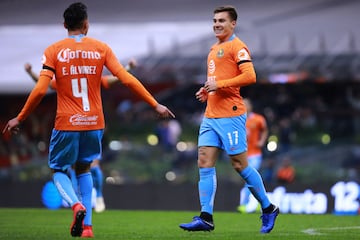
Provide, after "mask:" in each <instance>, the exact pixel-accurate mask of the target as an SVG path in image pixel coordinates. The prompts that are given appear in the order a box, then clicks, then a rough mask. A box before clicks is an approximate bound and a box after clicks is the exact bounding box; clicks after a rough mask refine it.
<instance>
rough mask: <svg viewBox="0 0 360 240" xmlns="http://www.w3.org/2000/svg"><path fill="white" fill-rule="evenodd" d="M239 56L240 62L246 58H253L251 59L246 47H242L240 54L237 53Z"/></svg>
mask: <svg viewBox="0 0 360 240" xmlns="http://www.w3.org/2000/svg"><path fill="white" fill-rule="evenodd" d="M237 57H238V59H239V62H240V61H245V60H251V59H250V55H249V53H248V52H247V51H246V49H245V48H242V49H240V50H239V52H238V54H237Z"/></svg>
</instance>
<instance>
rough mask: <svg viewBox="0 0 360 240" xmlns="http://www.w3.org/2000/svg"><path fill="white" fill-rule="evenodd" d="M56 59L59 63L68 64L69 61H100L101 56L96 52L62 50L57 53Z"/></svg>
mask: <svg viewBox="0 0 360 240" xmlns="http://www.w3.org/2000/svg"><path fill="white" fill-rule="evenodd" d="M57 59H58V60H59V61H60V62H67V63H68V62H69V61H70V60H71V59H101V55H100V53H99V52H97V51H84V50H71V49H70V48H63V49H61V50H60V51H59V53H58V55H57Z"/></svg>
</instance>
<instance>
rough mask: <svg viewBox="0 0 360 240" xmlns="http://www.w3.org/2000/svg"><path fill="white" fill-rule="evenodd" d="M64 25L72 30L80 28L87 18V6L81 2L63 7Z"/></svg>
mask: <svg viewBox="0 0 360 240" xmlns="http://www.w3.org/2000/svg"><path fill="white" fill-rule="evenodd" d="M63 17H64V22H65V27H66V28H67V29H68V30H70V31H72V30H77V29H80V28H82V26H83V23H84V21H85V20H87V18H88V15H87V7H86V6H85V4H83V3H81V2H76V3H73V4H71V5H70V6H69V7H68V8H67V9H65V11H64V14H63Z"/></svg>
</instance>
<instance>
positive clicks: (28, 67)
mask: <svg viewBox="0 0 360 240" xmlns="http://www.w3.org/2000/svg"><path fill="white" fill-rule="evenodd" d="M24 68H25V71H26V72H27V73H30V72H31V69H32V66H31V64H30V63H25V65H24Z"/></svg>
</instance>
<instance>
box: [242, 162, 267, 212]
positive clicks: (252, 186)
mask: <svg viewBox="0 0 360 240" xmlns="http://www.w3.org/2000/svg"><path fill="white" fill-rule="evenodd" d="M239 174H240V176H241V177H242V178H243V179H244V180H245V182H246V184H247V186H248V188H249V190H250V192H251V193H252V194H253V195H254V197H255V198H256V199H257V200H258V202H259V203H260V205H261V208H262V209H264V208H267V207H269V206H270V204H271V203H270V201H269V198H268V197H267V195H266V191H265V187H264V183H263V181H262V179H261V176H260V174H259V173H258V171H256V170H255V168H253V167H250V166H248V167H246V168H245V169H244V170H242V171H241V172H240V173H239Z"/></svg>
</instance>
